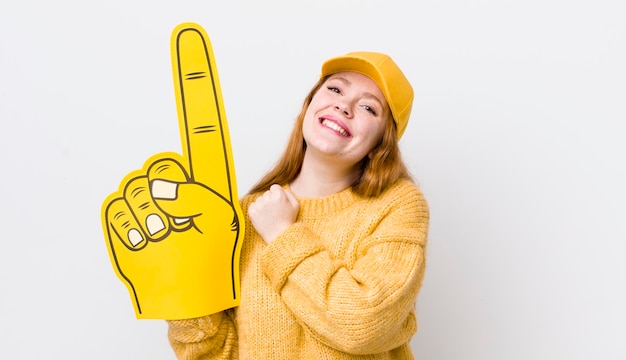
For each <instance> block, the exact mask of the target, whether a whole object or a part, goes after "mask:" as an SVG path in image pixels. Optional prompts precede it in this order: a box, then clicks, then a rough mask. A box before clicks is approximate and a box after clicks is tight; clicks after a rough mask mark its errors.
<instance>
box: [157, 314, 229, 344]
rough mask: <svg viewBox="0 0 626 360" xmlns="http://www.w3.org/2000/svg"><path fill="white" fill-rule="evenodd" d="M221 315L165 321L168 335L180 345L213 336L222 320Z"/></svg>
mask: <svg viewBox="0 0 626 360" xmlns="http://www.w3.org/2000/svg"><path fill="white" fill-rule="evenodd" d="M222 313H223V312H218V313H216V314H212V315H207V316H203V317H199V318H194V319H184V320H167V324H168V325H169V326H168V327H169V329H168V333H169V336H170V338H171V339H172V340H175V341H177V342H180V343H196V342H200V341H203V340H205V339H206V338H209V337H212V336H213V335H215V333H216V332H217V330H218V329H219V325H220V322H221V320H222Z"/></svg>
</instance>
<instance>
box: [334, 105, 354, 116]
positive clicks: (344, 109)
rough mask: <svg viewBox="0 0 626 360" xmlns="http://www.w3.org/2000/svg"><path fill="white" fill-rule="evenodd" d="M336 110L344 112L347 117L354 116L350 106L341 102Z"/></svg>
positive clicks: (336, 106)
mask: <svg viewBox="0 0 626 360" xmlns="http://www.w3.org/2000/svg"><path fill="white" fill-rule="evenodd" d="M335 110H337V111H339V112H342V113H343V114H344V115H345V116H347V117H350V116H351V115H352V111H351V110H350V106H349V105H348V104H347V103H345V102H340V103H337V104H336V105H335Z"/></svg>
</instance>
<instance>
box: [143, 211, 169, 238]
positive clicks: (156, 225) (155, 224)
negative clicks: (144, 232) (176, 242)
mask: <svg viewBox="0 0 626 360" xmlns="http://www.w3.org/2000/svg"><path fill="white" fill-rule="evenodd" d="M146 226H147V227H148V231H149V232H150V235H154V234H156V233H158V232H159V231H161V230H163V229H165V224H164V223H163V220H161V218H160V217H159V215H157V214H150V215H149V216H148V218H147V219H146Z"/></svg>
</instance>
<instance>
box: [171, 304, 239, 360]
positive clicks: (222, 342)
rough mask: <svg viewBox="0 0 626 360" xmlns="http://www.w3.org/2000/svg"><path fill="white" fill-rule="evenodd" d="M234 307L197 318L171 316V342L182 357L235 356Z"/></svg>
mask: <svg viewBox="0 0 626 360" xmlns="http://www.w3.org/2000/svg"><path fill="white" fill-rule="evenodd" d="M233 316H234V313H233V309H229V310H225V311H222V312H219V313H217V314H213V315H208V316H203V317H199V318H194V319H185V320H168V321H167V323H168V338H169V341H170V345H171V346H172V349H173V350H174V353H175V354H176V358H177V359H180V360H209V359H216V360H217V359H219V360H227V359H236V358H237V332H236V329H235V325H234V319H233Z"/></svg>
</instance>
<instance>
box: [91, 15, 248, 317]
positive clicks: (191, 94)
mask: <svg viewBox="0 0 626 360" xmlns="http://www.w3.org/2000/svg"><path fill="white" fill-rule="evenodd" d="M171 54H172V70H173V75H174V88H175V93H176V104H177V108H178V124H179V129H180V135H181V142H182V148H183V154H182V156H181V155H180V154H176V153H169V152H168V153H160V154H156V155H154V156H152V157H150V158H149V159H148V160H147V161H146V162H145V164H144V166H143V168H142V169H141V170H137V171H134V172H132V173H130V174H128V175H127V176H126V177H125V178H124V179H123V180H122V182H121V184H120V187H119V189H118V190H117V191H116V192H114V193H112V194H111V195H109V196H108V197H107V198H106V199H105V201H104V203H103V206H102V215H101V216H102V225H103V231H104V234H105V240H106V244H107V248H108V249H109V256H110V259H111V263H112V265H113V268H114V270H115V272H116V274H117V276H118V277H119V279H120V280H121V281H122V282H123V283H124V284H125V285H126V287H127V288H128V291H129V293H130V296H131V300H132V303H133V305H134V309H135V314H136V317H137V318H139V319H165V320H175V319H187V318H193V317H199V316H204V315H209V314H212V313H216V312H218V311H221V310H225V309H228V308H231V307H234V306H237V305H239V253H240V249H241V240H242V239H243V236H244V230H245V229H244V220H243V215H242V211H241V207H240V205H239V202H238V195H237V186H236V181H235V169H234V164H233V156H232V151H231V144H230V137H229V132H228V124H227V121H226V114H225V111H224V106H223V100H222V94H221V89H220V84H219V79H218V76H217V69H216V66H215V59H214V56H213V50H212V47H211V44H210V41H209V37H208V36H207V34H206V32H205V31H204V29H203V28H202V27H200V26H199V25H197V24H194V23H183V24H180V25H178V26H177V27H176V28H175V29H174V31H173V32H172V38H171Z"/></svg>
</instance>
